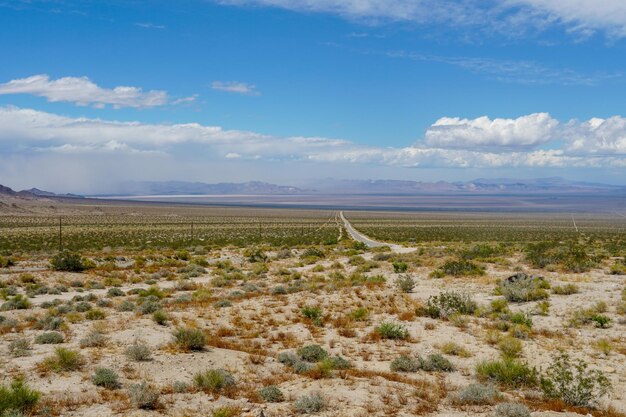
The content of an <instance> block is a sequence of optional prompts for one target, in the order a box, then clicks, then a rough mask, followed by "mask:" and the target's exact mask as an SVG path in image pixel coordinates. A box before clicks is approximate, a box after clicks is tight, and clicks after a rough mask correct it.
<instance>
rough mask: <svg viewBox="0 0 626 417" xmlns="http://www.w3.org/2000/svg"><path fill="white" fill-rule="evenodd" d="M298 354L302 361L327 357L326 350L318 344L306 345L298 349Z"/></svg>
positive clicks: (314, 360) (316, 360) (319, 359)
mask: <svg viewBox="0 0 626 417" xmlns="http://www.w3.org/2000/svg"><path fill="white" fill-rule="evenodd" d="M298 356H299V357H300V359H302V360H303V361H307V362H319V361H321V360H323V359H326V358H327V357H328V352H326V350H324V348H322V347H321V346H320V345H307V346H303V347H301V348H300V349H298Z"/></svg>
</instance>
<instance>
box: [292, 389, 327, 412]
mask: <svg viewBox="0 0 626 417" xmlns="http://www.w3.org/2000/svg"><path fill="white" fill-rule="evenodd" d="M293 407H294V409H295V410H296V412H298V413H300V414H312V413H319V412H320V411H323V410H324V409H326V407H327V405H326V398H325V397H324V396H323V395H322V393H321V392H314V393H312V394H310V395H303V396H301V397H299V398H298V399H297V400H296V401H295V402H294V404H293Z"/></svg>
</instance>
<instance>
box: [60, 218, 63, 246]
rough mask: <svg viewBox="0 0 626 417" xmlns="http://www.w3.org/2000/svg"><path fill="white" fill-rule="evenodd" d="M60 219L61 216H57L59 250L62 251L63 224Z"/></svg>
mask: <svg viewBox="0 0 626 417" xmlns="http://www.w3.org/2000/svg"><path fill="white" fill-rule="evenodd" d="M61 219H62V217H61V216H59V252H63V224H62V222H61Z"/></svg>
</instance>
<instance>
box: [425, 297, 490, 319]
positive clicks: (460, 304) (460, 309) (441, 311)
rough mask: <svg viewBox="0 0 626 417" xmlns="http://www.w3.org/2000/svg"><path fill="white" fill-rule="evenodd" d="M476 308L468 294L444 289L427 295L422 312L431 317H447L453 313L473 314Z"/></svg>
mask: <svg viewBox="0 0 626 417" xmlns="http://www.w3.org/2000/svg"><path fill="white" fill-rule="evenodd" d="M477 308H478V306H477V304H476V302H475V301H474V300H472V298H471V297H470V296H469V294H461V293H458V292H455V291H446V292H442V293H441V294H439V295H435V296H431V297H429V298H428V300H427V301H426V307H425V308H424V312H425V314H426V315H427V316H429V317H432V318H441V319H448V318H449V317H450V316H452V315H453V314H474V312H475V311H476V309H477Z"/></svg>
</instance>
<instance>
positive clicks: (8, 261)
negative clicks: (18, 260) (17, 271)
mask: <svg viewBox="0 0 626 417" xmlns="http://www.w3.org/2000/svg"><path fill="white" fill-rule="evenodd" d="M13 265H15V261H14V260H13V258H11V257H8V256H0V268H8V267H10V266H13Z"/></svg>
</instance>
